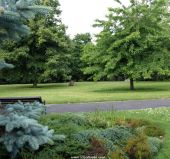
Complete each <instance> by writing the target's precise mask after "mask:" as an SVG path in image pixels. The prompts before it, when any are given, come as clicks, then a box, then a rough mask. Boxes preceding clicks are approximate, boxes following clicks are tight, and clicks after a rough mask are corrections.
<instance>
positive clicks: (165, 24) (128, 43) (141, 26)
mask: <svg viewBox="0 0 170 159" xmlns="http://www.w3.org/2000/svg"><path fill="white" fill-rule="evenodd" d="M116 1H117V2H118V3H119V4H120V7H118V8H110V9H109V14H108V15H107V17H106V18H107V20H105V21H102V20H98V21H97V23H96V25H95V26H98V27H101V28H102V31H101V33H100V34H99V35H98V36H97V41H96V45H94V44H88V45H87V46H86V47H85V51H84V56H83V60H84V61H85V62H86V63H87V64H88V67H86V68H85V73H86V74H90V75H92V77H93V78H94V79H95V80H100V79H102V78H104V77H107V78H109V79H112V78H113V77H114V76H119V75H121V76H123V77H124V79H127V78H128V79H130V88H131V89H132V90H133V89H134V85H133V81H134V80H136V79H139V78H141V77H143V78H144V79H148V78H151V77H152V75H154V74H160V75H165V74H167V75H169V74H170V71H169V70H170V65H169V59H170V54H169V42H170V34H169V28H170V26H169V1H168V0H143V1H138V0H130V1H129V2H130V5H128V6H124V5H123V2H122V3H121V2H120V1H119V0H116Z"/></svg>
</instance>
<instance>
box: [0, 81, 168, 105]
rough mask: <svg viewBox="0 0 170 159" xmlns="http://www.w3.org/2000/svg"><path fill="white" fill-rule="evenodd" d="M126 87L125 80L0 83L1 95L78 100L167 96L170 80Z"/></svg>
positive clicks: (50, 100) (71, 101)
mask: <svg viewBox="0 0 170 159" xmlns="http://www.w3.org/2000/svg"><path fill="white" fill-rule="evenodd" d="M135 87H136V90H135V91H130V90H129V83H128V82H78V83H76V84H75V86H73V87H69V86H68V84H67V83H62V84H61V83H58V84H40V85H39V87H38V88H32V85H0V90H1V91H0V97H13V96H42V98H43V99H45V100H46V102H47V103H79V102H97V101H114V100H137V99H159V98H170V82H136V83H135Z"/></svg>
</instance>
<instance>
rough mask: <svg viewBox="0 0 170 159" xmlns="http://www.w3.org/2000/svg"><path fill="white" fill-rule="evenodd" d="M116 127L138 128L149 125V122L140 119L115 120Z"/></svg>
mask: <svg viewBox="0 0 170 159" xmlns="http://www.w3.org/2000/svg"><path fill="white" fill-rule="evenodd" d="M115 124H116V125H124V126H126V127H131V128H138V127H142V126H146V125H149V124H150V122H148V121H145V120H142V119H117V120H116V121H115Z"/></svg>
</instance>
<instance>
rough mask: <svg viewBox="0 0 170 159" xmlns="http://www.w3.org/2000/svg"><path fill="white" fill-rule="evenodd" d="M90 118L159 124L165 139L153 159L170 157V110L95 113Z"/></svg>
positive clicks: (167, 158)
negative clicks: (136, 120)
mask: <svg viewBox="0 0 170 159" xmlns="http://www.w3.org/2000/svg"><path fill="white" fill-rule="evenodd" d="M90 116H94V117H95V116H96V117H97V116H98V117H100V120H105V121H107V122H109V121H113V120H115V118H123V119H126V118H131V119H135V118H136V119H144V120H148V121H151V122H155V123H156V124H159V126H160V127H161V128H162V129H164V130H165V133H166V135H165V139H164V144H163V147H162V149H161V151H160V153H159V154H158V155H157V156H156V157H155V159H169V158H170V157H169V156H170V151H169V150H170V124H169V123H170V108H158V109H146V110H139V111H112V112H95V113H90Z"/></svg>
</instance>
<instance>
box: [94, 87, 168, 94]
mask: <svg viewBox="0 0 170 159" xmlns="http://www.w3.org/2000/svg"><path fill="white" fill-rule="evenodd" d="M165 91H170V88H165V87H164V88H153V87H136V88H135V90H134V91H131V90H130V89H129V88H128V87H123V88H122V87H121V88H103V89H98V90H93V92H95V93H130V92H132V93H133V92H165Z"/></svg>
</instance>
